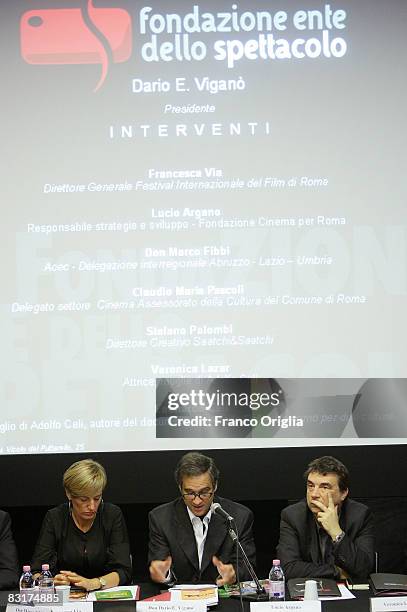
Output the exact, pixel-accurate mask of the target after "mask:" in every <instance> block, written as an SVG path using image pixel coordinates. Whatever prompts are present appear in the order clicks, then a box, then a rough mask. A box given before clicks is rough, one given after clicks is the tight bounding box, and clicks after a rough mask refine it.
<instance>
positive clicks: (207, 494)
mask: <svg viewBox="0 0 407 612" xmlns="http://www.w3.org/2000/svg"><path fill="white" fill-rule="evenodd" d="M212 495H213V491H200V492H199V493H195V491H188V492H187V493H182V497H183V498H184V499H189V500H190V501H194V499H195V497H199V499H202V501H205V500H206V499H209V498H210V497H212Z"/></svg>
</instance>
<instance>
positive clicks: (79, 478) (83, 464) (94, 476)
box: [63, 459, 107, 497]
mask: <svg viewBox="0 0 407 612" xmlns="http://www.w3.org/2000/svg"><path fill="white" fill-rule="evenodd" d="M106 483H107V476H106V472H105V468H104V467H103V466H102V465H100V463H98V462H97V461H93V459H82V461H76V463H73V464H72V465H71V466H70V467H69V468H68V469H67V470H66V472H65V473H64V478H63V485H64V489H65V491H66V492H67V494H69V495H71V496H72V497H81V496H82V495H85V494H86V495H97V494H98V493H102V491H103V489H104V488H105V486H106Z"/></svg>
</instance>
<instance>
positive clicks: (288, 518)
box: [277, 457, 375, 580]
mask: <svg viewBox="0 0 407 612" xmlns="http://www.w3.org/2000/svg"><path fill="white" fill-rule="evenodd" d="M304 476H305V479H306V482H307V497H306V500H305V499H304V500H302V501H300V502H298V503H296V504H293V505H292V506H288V508H285V509H284V510H283V511H282V513H281V523H280V541H279V544H278V547H277V556H279V557H280V560H281V562H282V564H283V568H284V571H285V574H286V578H300V577H301V578H307V577H313V578H334V579H340V578H351V579H353V580H355V579H357V580H361V579H362V580H365V579H366V578H367V577H368V575H369V574H370V572H372V571H373V567H374V550H375V548H374V536H373V517H372V514H371V512H370V510H369V509H368V508H367V506H365V505H364V504H360V503H359V502H356V501H354V500H352V499H348V491H349V472H348V470H347V468H346V467H345V466H344V465H343V463H341V462H340V461H338V460H337V459H335V458H334V457H320V458H319V459H314V461H312V462H311V463H310V464H309V466H308V469H307V471H306V472H305V474H304Z"/></svg>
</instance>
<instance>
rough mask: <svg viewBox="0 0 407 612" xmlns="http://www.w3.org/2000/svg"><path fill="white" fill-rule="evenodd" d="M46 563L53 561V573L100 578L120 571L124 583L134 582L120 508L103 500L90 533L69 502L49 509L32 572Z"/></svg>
mask: <svg viewBox="0 0 407 612" xmlns="http://www.w3.org/2000/svg"><path fill="white" fill-rule="evenodd" d="M43 563H49V567H50V570H51V572H52V574H53V575H55V574H58V573H59V572H60V571H61V570H70V571H72V572H76V573H77V574H79V575H80V576H84V577H85V578H97V577H99V576H104V575H105V574H109V573H110V572H117V573H118V574H119V578H120V584H130V582H131V577H132V568H131V559H130V548H129V538H128V535H127V528H126V525H125V522H124V518H123V514H122V511H121V510H120V508H119V507H118V506H115V505H113V504H109V503H104V502H102V504H101V505H100V506H99V509H98V511H97V514H96V517H95V520H94V522H93V525H92V527H91V528H90V529H89V531H88V532H86V533H83V531H81V530H80V529H79V528H78V527H77V526H76V525H75V522H74V520H73V518H72V516H71V513H70V510H69V505H68V504H67V503H65V504H61V505H60V506H57V507H56V508H52V510H48V512H47V514H46V515H45V518H44V521H43V523H42V527H41V532H40V535H39V538H38V541H37V544H36V546H35V551H34V557H33V559H32V561H31V568H32V572H33V573H34V572H40V571H41V565H42V564H43Z"/></svg>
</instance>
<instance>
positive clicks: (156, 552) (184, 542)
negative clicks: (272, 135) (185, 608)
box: [149, 452, 255, 586]
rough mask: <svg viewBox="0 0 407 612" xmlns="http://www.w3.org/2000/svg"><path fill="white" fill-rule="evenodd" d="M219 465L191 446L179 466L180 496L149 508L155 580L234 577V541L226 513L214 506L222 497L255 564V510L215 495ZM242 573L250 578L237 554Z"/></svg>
mask: <svg viewBox="0 0 407 612" xmlns="http://www.w3.org/2000/svg"><path fill="white" fill-rule="evenodd" d="M218 478H219V471H218V469H217V467H216V465H215V462H214V461H213V459H212V458H211V457H206V456H205V455H202V454H201V453H197V452H192V453H187V454H186V455H184V456H183V457H182V458H181V459H180V461H179V463H178V465H177V467H176V470H175V480H176V482H177V485H178V488H179V490H180V493H181V496H180V497H179V498H178V499H176V500H174V501H172V502H170V503H168V504H163V505H162V506H158V508H154V510H152V511H151V512H150V514H149V528H150V537H149V563H150V576H151V579H152V580H154V581H155V582H161V583H169V582H175V581H176V582H182V583H199V582H215V581H216V583H217V584H218V585H219V586H221V585H223V584H232V583H234V582H236V578H237V567H236V546H235V544H234V543H233V542H232V540H231V538H230V537H229V534H228V530H227V524H226V521H225V519H224V518H223V516H219V515H218V514H215V513H214V512H213V511H212V502H213V501H214V500H215V501H216V502H218V503H220V504H221V506H222V508H223V509H224V510H225V511H226V512H227V513H228V514H230V515H231V516H232V517H233V518H234V520H235V523H236V528H237V532H238V534H239V537H240V541H241V543H242V546H243V548H244V549H245V552H246V554H247V556H248V557H249V559H250V561H251V563H252V564H254V562H255V546H254V540H253V534H252V525H253V515H252V513H251V511H250V510H249V509H248V508H246V507H245V506H242V505H241V504H237V503H236V502H233V501H231V500H228V499H224V498H221V497H216V498H215V493H216V490H217V486H218ZM239 578H240V580H244V579H246V578H249V576H248V575H247V572H246V570H245V567H244V565H243V564H242V563H241V557H239Z"/></svg>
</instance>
